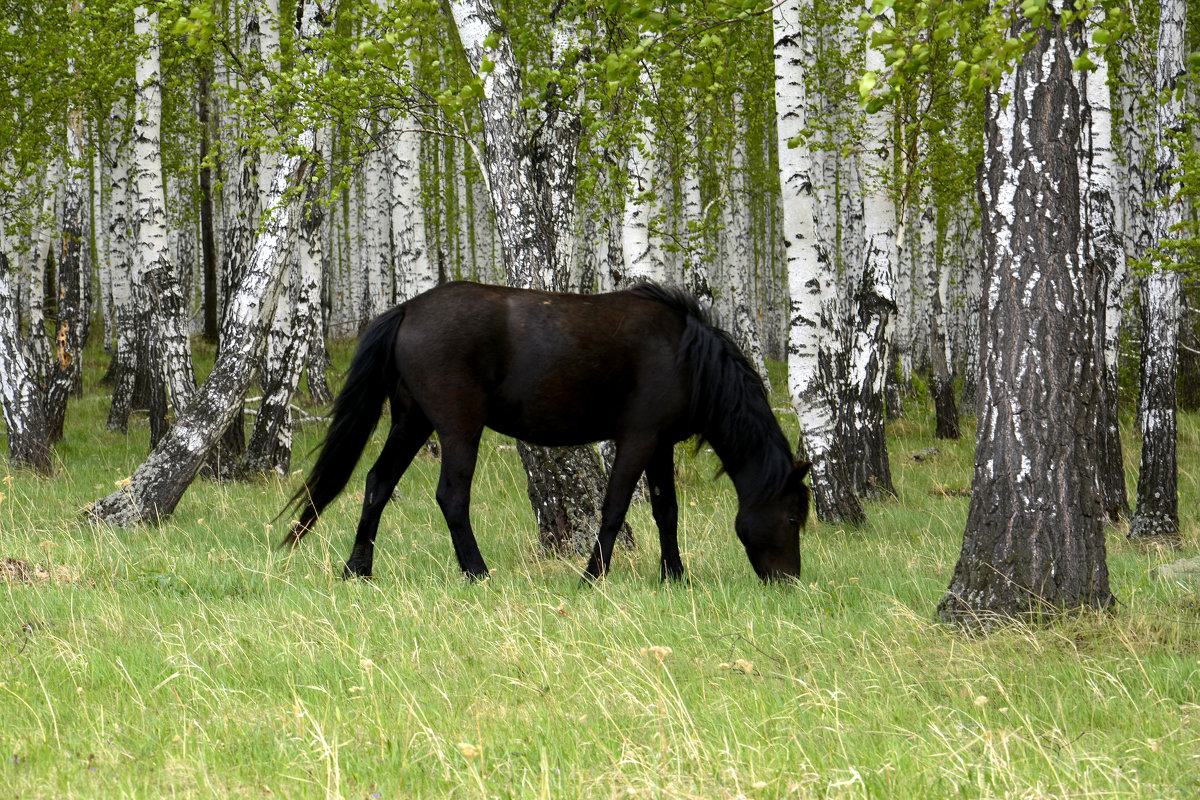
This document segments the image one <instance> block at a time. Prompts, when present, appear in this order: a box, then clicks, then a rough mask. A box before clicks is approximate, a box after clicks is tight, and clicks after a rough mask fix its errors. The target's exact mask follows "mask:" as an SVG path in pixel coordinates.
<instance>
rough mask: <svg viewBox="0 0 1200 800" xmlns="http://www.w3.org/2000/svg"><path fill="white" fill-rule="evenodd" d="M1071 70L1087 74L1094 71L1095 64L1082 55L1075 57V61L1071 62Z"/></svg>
mask: <svg viewBox="0 0 1200 800" xmlns="http://www.w3.org/2000/svg"><path fill="white" fill-rule="evenodd" d="M1071 68H1072V69H1074V70H1076V71H1077V72H1087V71H1089V70H1093V69H1095V68H1096V64H1095V62H1093V61H1092V60H1091V59H1090V58H1088V57H1087V56H1086V55H1082V56H1076V57H1075V60H1074V61H1072V62H1071Z"/></svg>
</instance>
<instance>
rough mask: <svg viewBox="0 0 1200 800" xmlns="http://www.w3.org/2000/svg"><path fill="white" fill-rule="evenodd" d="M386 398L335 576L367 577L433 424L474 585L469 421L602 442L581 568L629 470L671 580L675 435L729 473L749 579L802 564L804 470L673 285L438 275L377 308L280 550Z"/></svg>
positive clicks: (745, 364) (607, 549)
mask: <svg viewBox="0 0 1200 800" xmlns="http://www.w3.org/2000/svg"><path fill="white" fill-rule="evenodd" d="M384 398H387V399H389V400H390V401H391V409H392V427H391V431H390V432H389V433H388V437H387V442H386V443H385V444H384V446H383V452H381V453H380V455H379V458H378V459H377V460H376V461H375V464H374V466H373V467H371V471H370V473H369V474H368V475H367V482H366V490H365V493H364V497H363V510H362V517H361V519H360V520H359V523H358V532H357V535H356V536H355V539H354V548H353V550H352V551H351V553H350V557H349V559H347V561H346V567H345V572H344V577H347V578H348V577H351V576H359V577H369V576H370V575H371V563H372V558H373V555H374V549H375V534H376V532H377V530H378V528H379V517H380V514H381V513H382V511H383V507H384V505H385V504H386V503H387V501H388V498H390V497H391V496H392V491H393V490H394V489H395V487H396V483H397V482H398V481H399V480H400V476H401V475H402V474H403V473H404V471H405V469H407V467H408V465H409V463H410V462H411V461H412V459H413V457H414V456H415V455H416V453H417V452H418V451H419V450H420V448H421V446H422V445H423V444H424V443H425V441H426V439H428V438H429V435H430V433H432V432H433V431H435V430H436V431H437V434H438V438H439V440H440V442H441V449H442V468H441V478H440V480H439V481H438V488H437V501H438V505H439V506H441V509H442V513H443V514H444V515H445V518H446V524H447V525H448V526H449V528H450V537H451V539H452V541H453V543H454V552H455V555H457V556H458V563H459V566H460V567H461V568H462V571H463V572H464V573H466V574H467V575H468V576H470V577H473V578H481V577H483V576H485V575H487V574H488V569H487V565H486V564H484V561H483V556H482V555H481V554H480V552H479V546H478V544H476V541H475V534H474V532H473V531H472V529H471V522H470V518H469V514H468V511H469V505H470V499H471V479H472V477H473V475H474V472H475V461H476V458H477V456H478V451H479V438H480V435H481V434H482V432H483V429H484V427H488V428H492V429H493V430H496V431H499V432H500V433H503V434H506V435H508V436H513V437H515V438H518V439H522V440H524V441H527V442H532V443H534V444H539V445H547V446H556V445H580V444H585V443H588V442H596V441H600V440H602V439H613V440H615V442H616V457H615V459H614V461H613V466H612V473H611V475H610V476H609V481H608V490H607V492H606V493H605V497H604V505H603V510H602V514H601V524H600V530H599V533H598V536H597V541H596V545H595V548H594V549H593V552H592V555H591V559H590V560H589V562H588V565H587V577H588V578H591V579H594V578H598V577H600V576H601V575H603V574H604V572H605V571H606V570H607V569H608V566H609V560H610V558H611V557H612V548H613V542H614V541H615V539H616V536H617V532H618V530H619V529H620V527H621V523H622V522H624V520H625V512H626V510H627V509H628V508H629V500H630V497H631V495H632V494H633V490H634V488H635V487H636V485H637V481H638V478H639V477H640V476H641V475H642V473H643V472H644V473H645V474H646V478H647V480H648V482H649V487H650V503H651V509H652V511H653V514H654V521H655V522H656V523H657V524H658V534H659V541H660V544H661V567H662V577H663V578H664V579H665V578H681V577H683V576H684V568H683V562H682V561H681V560H680V558H679V544H678V541H677V538H676V524H677V519H678V506H677V503H676V498H675V465H674V445H675V444H676V443H677V442H680V441H683V440H684V439H687V438H689V437H692V436H699V437H701V441H705V440H706V441H708V442H709V443H710V444H711V445H712V448H713V450H714V452H716V454H717V456H718V457H719V458H720V459H721V462H722V464H723V469H724V471H725V472H726V473H727V474H728V475H729V477H730V478H731V479H732V481H733V485H734V487H735V488H736V490H737V495H738V504H739V507H738V514H737V519H736V521H735V523H734V528H735V531H736V533H737V536H738V538H739V539H741V541H742V544H743V545H745V548H746V555H747V556H748V557H749V559H750V564H751V565H752V566H753V567H754V571H755V572H757V573H758V575H759V577H761V578H762V579H763V580H767V579H772V578H786V577H797V576H799V574H800V526H801V525H803V524H804V521H805V519H806V518H807V516H808V488H807V487H806V486H805V485H804V481H803V479H804V475H805V473H807V471H808V468H809V464H808V463H806V462H799V463H794V462H793V458H792V452H791V449H790V447H789V446H788V441H787V438H786V437H785V436H784V434H783V431H782V430H780V428H779V423H778V421H777V420H776V419H775V415H774V414H773V413H772V412H771V407H770V404H769V403H768V402H767V395H766V392H765V391H764V389H763V382H762V379H761V378H760V377H759V375H758V373H757V372H756V371H755V370H754V368H753V367H752V366H751V365H750V362H749V361H748V360H747V359H746V357H745V356H744V355H743V354H742V352H741V351H740V350H739V349H738V348H737V346H736V345H735V344H734V343H733V341H732V339H730V337H729V335H728V334H727V333H725V332H724V331H722V330H720V329H718V328H716V327H713V326H712V325H711V324H709V322H708V318H707V316H706V315H705V314H704V313H703V312H702V311H701V310H700V308H699V306H698V305H697V304H696V301H695V300H694V299H692V298H691V297H689V296H687V295H686V294H684V293H682V292H679V291H675V290H670V289H664V288H662V287H659V286H656V285H653V284H642V285H639V286H636V287H634V288H632V289H629V290H627V291H622V292H614V293H612V294H598V295H572V294H553V293H549V292H539V291H529V290H523V289H510V288H506V287H502V286H485V285H481V284H474V283H449V284H445V285H442V286H439V287H437V288H435V289H431V290H429V291H428V292H425V293H424V294H421V295H419V296H417V297H414V298H413V299H411V300H409V301H408V302H406V303H403V304H401V305H398V306H396V307H395V308H393V309H391V310H389V311H386V312H384V313H383V314H381V315H379V316H378V317H376V318H375V319H374V320H372V322H371V324H370V325H369V326H368V327H367V330H366V332H365V333H364V334H363V337H362V340H361V341H360V342H359V345H358V350H357V351H356V352H355V354H354V360H353V361H352V362H351V364H350V371H349V374H348V375H347V377H346V384H345V386H344V388H343V389H342V391H341V393H340V394H338V397H337V400H336V401H335V402H334V406H333V421H332V423H331V424H330V426H329V432H328V434H327V435H326V437H325V442H324V444H323V446H322V448H321V452H320V455H319V456H318V457H317V460H316V463H315V464H314V465H313V467H312V470H311V471H310V472H309V475H308V477H307V479H306V480H305V482H304V485H303V486H301V488H300V489H299V490H298V491H297V492H296V494H295V495H294V496H293V497H292V499H291V502H290V503H289V506H288V508H298V509H299V511H300V515H299V517H298V518H297V519H296V521H295V522H293V524H292V528H291V531H290V533H289V534H288V536H287V538H285V539H284V541H283V545H284V546H287V545H293V544H295V543H296V542H298V541H299V540H300V538H301V537H303V536H304V534H305V533H307V532H308V531H309V529H311V528H312V526H313V523H314V522H316V519H317V517H318V515H319V514H320V513H321V511H322V510H323V509H324V508H325V507H326V506H327V505H329V503H330V502H332V501H333V499H334V498H335V497H337V495H338V493H339V492H341V491H342V489H343V488H345V486H346V481H347V480H348V479H349V477H350V473H351V472H352V471H353V470H354V466H355V464H356V463H357V462H358V459H359V457H360V456H361V455H362V451H363V448H364V447H365V446H366V443H367V439H368V438H369V437H370V435H371V431H372V430H374V428H375V424H376V422H377V421H378V420H379V417H380V414H381V412H382V406H383V400H384ZM285 511H286V509H285Z"/></svg>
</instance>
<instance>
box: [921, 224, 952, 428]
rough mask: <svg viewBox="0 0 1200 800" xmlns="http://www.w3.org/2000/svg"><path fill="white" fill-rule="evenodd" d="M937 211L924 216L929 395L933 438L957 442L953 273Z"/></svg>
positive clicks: (922, 229) (922, 243)
mask: <svg viewBox="0 0 1200 800" xmlns="http://www.w3.org/2000/svg"><path fill="white" fill-rule="evenodd" d="M934 213H935V212H934V209H933V208H929V209H927V210H926V211H925V213H923V214H922V215H921V249H922V250H924V251H925V255H926V258H927V259H928V261H927V263H928V265H929V271H928V273H927V275H926V281H925V291H926V293H927V294H928V295H929V300H930V306H931V308H930V311H931V313H930V315H929V373H930V381H929V393H930V394H931V395H932V396H933V409H934V414H935V416H936V419H937V423H936V427H935V429H934V432H933V435H934V436H935V437H937V438H938V439H957V438H958V437H959V430H958V406H957V405H956V404H955V402H954V381H953V380H952V377H951V374H950V358H949V356H948V355H947V352H946V350H947V344H946V293H947V288H948V285H949V277H950V273H949V271H948V270H947V269H946V267H945V265H944V263H943V261H942V258H941V254H942V248H940V247H937V246H936V245H937V242H936V239H937V229H936V226H935V225H934V224H933V219H934Z"/></svg>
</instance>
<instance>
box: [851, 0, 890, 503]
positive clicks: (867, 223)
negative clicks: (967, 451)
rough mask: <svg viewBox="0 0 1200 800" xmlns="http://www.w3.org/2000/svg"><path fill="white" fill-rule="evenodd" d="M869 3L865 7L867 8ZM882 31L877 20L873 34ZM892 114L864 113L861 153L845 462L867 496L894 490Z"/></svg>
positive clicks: (869, 60)
mask: <svg viewBox="0 0 1200 800" xmlns="http://www.w3.org/2000/svg"><path fill="white" fill-rule="evenodd" d="M870 5H871V3H870V2H868V4H867V7H868V10H869V9H870ZM881 30H882V23H881V20H879V19H878V17H877V19H876V21H875V24H874V25H873V26H872V28H871V32H872V33H877V32H879V31H881ZM865 60H866V69H867V70H868V71H869V72H872V73H874V72H879V71H882V69H883V66H884V60H883V53H882V52H881V51H880V50H879V49H877V48H876V47H873V46H871V45H868V46H867V49H866V59H865ZM891 127H892V120H891V114H890V113H888V112H887V111H885V110H882V109H881V110H880V111H877V112H875V113H874V114H868V115H867V118H866V121H865V128H866V135H865V137H864V141H863V147H862V151H861V158H862V164H863V173H865V174H864V189H865V191H864V196H863V225H864V231H863V234H864V241H865V247H864V249H863V266H862V271H861V277H860V278H859V280H858V281H857V286H856V287H855V293H854V296H853V303H854V308H855V320H854V344H853V348H852V351H851V352H852V355H851V359H852V365H851V368H850V387H849V388H850V395H851V398H852V400H853V403H854V405H853V411H852V412H851V414H852V416H851V425H852V426H853V430H852V433H851V441H852V442H853V445H852V446H853V451H852V452H851V454H850V458H849V459H848V460H849V463H850V464H851V465H852V469H853V472H854V486H855V489H856V490H857V491H858V492H860V493H863V494H866V495H867V496H871V495H878V494H883V495H895V494H896V489H895V487H894V486H893V485H892V470H891V466H890V465H889V464H888V455H887V437H886V436H885V434H884V393H883V392H884V386H885V384H886V382H887V371H888V368H889V367H890V366H891V363H892V362H891V358H890V356H889V339H890V332H889V322H890V320H891V317H892V315H893V314H895V313H896V301H895V274H894V272H895V266H894V265H895V262H896V255H897V249H898V248H897V243H898V242H899V241H900V240H901V238H902V237H903V232H902V231H901V230H899V229H898V227H897V222H898V221H897V219H896V205H895V203H894V202H893V201H892V196H891V192H890V191H889V188H888V187H889V183H890V181H889V180H888V177H889V175H890V172H891V168H892V163H891V162H892V157H893V154H892V136H891V130H890V129H891Z"/></svg>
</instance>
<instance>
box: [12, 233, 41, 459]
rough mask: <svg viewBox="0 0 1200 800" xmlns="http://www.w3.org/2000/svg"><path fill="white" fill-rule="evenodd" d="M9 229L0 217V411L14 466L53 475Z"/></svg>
mask: <svg viewBox="0 0 1200 800" xmlns="http://www.w3.org/2000/svg"><path fill="white" fill-rule="evenodd" d="M8 239H9V237H8V232H7V225H6V223H5V222H4V220H3V218H2V217H0V404H2V406H3V407H2V408H0V411H3V413H4V425H5V428H6V429H7V431H8V458H9V461H11V462H12V463H13V464H14V465H17V466H21V467H28V468H30V469H33V470H36V471H38V472H42V473H49V472H50V436H49V429H48V423H47V420H46V398H45V394H44V390H43V387H42V381H41V377H40V376H39V375H38V369H37V362H36V356H35V355H34V353H32V352H31V351H30V348H29V346H28V344H27V342H26V341H25V337H23V336H22V335H21V331H20V320H19V314H18V308H17V304H18V303H17V301H18V298H17V291H16V284H15V281H14V280H13V278H14V272H15V270H13V269H12V268H11V265H12V262H11V261H10V260H9V248H8Z"/></svg>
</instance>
